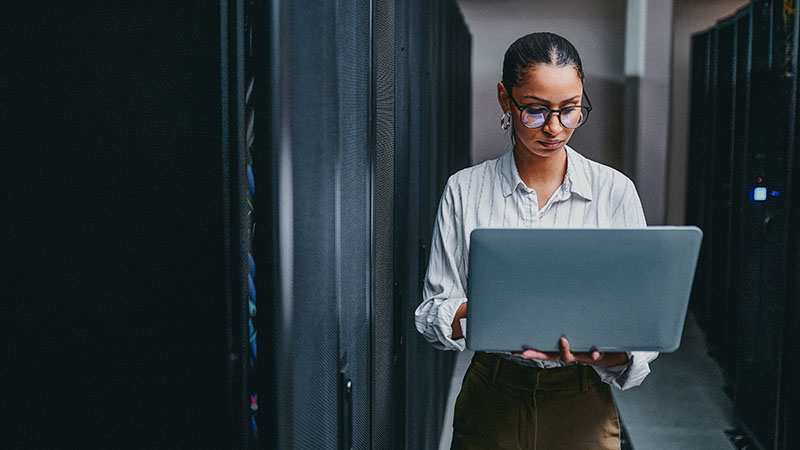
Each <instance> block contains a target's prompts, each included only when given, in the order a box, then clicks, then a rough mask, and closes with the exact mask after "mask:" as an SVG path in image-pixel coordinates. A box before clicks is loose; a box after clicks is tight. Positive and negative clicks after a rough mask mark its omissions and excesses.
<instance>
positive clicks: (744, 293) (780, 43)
mask: <svg viewBox="0 0 800 450" xmlns="http://www.w3.org/2000/svg"><path fill="white" fill-rule="evenodd" d="M797 20H798V18H797V15H796V14H795V10H794V8H793V4H792V2H787V1H783V2H778V1H757V2H752V4H750V5H748V6H747V7H746V8H743V9H742V10H740V11H739V12H738V13H737V14H736V15H735V16H734V17H732V18H730V19H727V20H724V21H721V22H720V23H718V25H717V26H716V27H715V28H714V29H712V30H710V31H708V32H706V33H703V34H700V35H696V36H694V37H693V56H692V61H693V69H692V70H693V72H692V73H693V76H692V82H693V86H692V92H693V93H692V118H693V121H692V136H698V135H700V134H701V133H704V132H707V133H709V134H710V136H711V138H710V140H711V141H712V142H713V143H714V145H712V146H711V152H710V155H709V157H708V158H707V159H706V160H703V156H701V155H700V153H699V149H698V148H697V147H694V146H693V147H692V148H691V149H690V164H691V166H692V168H691V169H690V178H693V177H694V176H698V175H700V176H701V178H700V179H699V180H694V179H692V180H691V182H690V183H691V184H690V189H694V190H695V192H702V193H709V192H710V195H708V194H706V195H702V196H701V197H702V199H700V200H697V199H696V197H695V198H689V199H688V202H687V219H688V220H689V221H695V222H694V223H698V224H701V227H703V229H704V230H706V233H707V235H708V234H710V236H708V238H709V239H707V240H706V242H708V243H709V248H708V249H707V250H706V254H705V256H704V257H701V261H700V265H699V266H698V276H699V277H698V282H697V285H696V286H695V288H694V290H693V302H694V303H696V305H695V308H696V310H699V311H700V315H701V316H702V315H705V318H703V319H702V320H701V324H702V325H703V327H704V328H705V330H706V332H707V335H708V339H709V344H710V347H712V348H714V349H715V353H714V356H715V357H716V358H717V359H718V360H719V362H720V364H721V366H722V367H723V369H724V372H725V376H726V380H727V381H728V383H730V385H731V387H732V389H731V391H730V393H731V394H732V397H733V400H734V405H735V409H736V415H737V417H738V419H739V421H740V422H741V425H742V427H743V428H744V429H745V431H746V432H747V433H748V434H749V435H750V436H751V437H752V439H753V440H754V441H755V442H756V444H757V445H758V446H759V447H760V448H764V449H788V448H795V447H797V445H798V444H800V443H799V442H798V441H797V435H796V432H795V431H794V430H795V429H796V428H797V426H798V421H797V420H798V419H797V415H796V414H793V412H792V408H791V407H790V406H789V405H790V404H789V403H788V402H789V400H790V399H793V398H796V396H797V392H796V391H795V390H794V388H793V387H792V386H791V383H789V382H788V381H789V380H790V379H792V377H793V376H796V373H797V372H796V366H797V363H796V361H795V359H796V354H795V353H794V350H793V346H794V345H796V341H797V339H798V338H797V335H798V328H799V327H798V325H797V322H796V320H795V319H796V314H797V300H796V298H797V296H796V291H795V289H796V288H797V281H796V275H795V274H794V272H793V271H794V270H795V268H796V266H795V264H796V263H797V260H796V256H794V255H793V253H791V251H788V252H787V249H789V248H791V245H793V243H796V239H797V238H796V237H795V236H794V234H796V233H793V232H794V230H795V229H796V228H795V227H794V226H793V224H792V222H791V221H792V220H795V219H793V218H792V217H796V214H797V213H796V211H797V208H796V207H795V206H793V205H794V203H795V202H794V200H793V197H794V195H793V194H794V193H795V191H794V189H795V187H796V183H795V185H794V186H793V185H792V183H793V178H792V177H793V175H794V172H796V168H795V167H794V166H795V163H794V161H795V157H796V154H797V150H796V147H797V143H796V127H797V114H796V97H797V86H796V83H797V81H796V78H797V32H796V30H797V27H798V24H797ZM714 36H716V39H715V38H714ZM709 41H710V44H707V45H706V46H705V47H704V44H705V43H706V42H709ZM715 50H716V52H715ZM706 55H708V56H706ZM706 93H708V94H707V95H708V97H711V101H709V102H707V103H706V104H703V99H704V98H706V99H707V98H708V97H706ZM707 105H713V106H714V108H715V109H716V111H714V112H713V113H709V111H708V109H707V108H708V106H707ZM703 115H704V116H705V118H708V117H709V115H710V116H711V117H712V118H713V119H712V120H713V121H714V123H715V124H714V125H713V126H710V127H709V126H708V122H707V121H706V120H703V118H702V117H701V116H703ZM695 119H700V120H699V121H698V120H695ZM731 137H732V138H733V139H731ZM693 144H694V140H693ZM702 174H704V176H703V175H702ZM792 214H795V216H792ZM709 232H710V233H709ZM709 296H710V297H709ZM756 380H757V381H756Z"/></svg>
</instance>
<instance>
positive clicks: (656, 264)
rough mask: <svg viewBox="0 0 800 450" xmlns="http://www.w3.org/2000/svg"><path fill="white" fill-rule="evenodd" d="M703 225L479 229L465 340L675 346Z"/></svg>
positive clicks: (495, 345) (512, 344)
mask: <svg viewBox="0 0 800 450" xmlns="http://www.w3.org/2000/svg"><path fill="white" fill-rule="evenodd" d="M702 235H703V233H702V231H701V230H700V229H699V228H697V227H693V226H690V227H648V228H642V229H586V228H584V229H541V228H536V229H531V228H525V229H519V228H501V229H491V228H480V229H475V230H473V232H472V234H471V236H470V250H469V274H468V286H467V289H468V290H467V298H468V301H469V303H468V306H467V333H466V340H467V347H468V348H469V349H471V350H480V351H519V350H522V349H523V348H525V347H530V348H535V349H537V350H542V351H557V350H558V340H559V338H560V337H561V336H566V337H567V339H568V340H569V342H570V347H571V349H572V350H573V351H589V350H591V349H593V348H596V349H597V350H599V351H603V352H611V351H636V350H647V351H659V352H671V351H675V350H676V349H677V348H678V345H679V344H680V338H681V334H682V332H683V325H684V320H685V318H686V310H687V307H688V304H689V295H690V293H691V288H692V281H693V278H694V272H695V266H696V264H697V257H698V254H699V252H700V243H701V240H702Z"/></svg>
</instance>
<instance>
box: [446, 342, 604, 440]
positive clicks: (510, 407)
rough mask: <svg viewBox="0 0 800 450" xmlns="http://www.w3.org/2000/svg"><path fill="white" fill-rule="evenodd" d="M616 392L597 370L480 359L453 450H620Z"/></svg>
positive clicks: (466, 388)
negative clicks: (529, 365)
mask: <svg viewBox="0 0 800 450" xmlns="http://www.w3.org/2000/svg"><path fill="white" fill-rule="evenodd" d="M619 448H620V425H619V416H618V414H617V408H616V406H615V405H614V399H613V397H612V396H611V388H610V386H609V385H608V384H606V383H604V382H603V381H601V380H600V377H599V376H598V375H597V372H595V371H594V369H592V368H591V367H588V366H584V365H574V366H567V367H559V368H555V369H539V368H535V367H526V366H522V365H520V364H516V363H514V362H511V361H507V360H505V359H502V358H500V357H499V356H496V355H492V354H489V353H481V352H478V353H475V356H474V357H473V359H472V364H470V366H469V369H468V370H467V374H466V375H465V376H464V381H463V383H462V386H461V392H460V393H459V394H458V398H457V400H456V408H455V414H454V418H453V441H452V447H451V449H453V450H472V449H535V450H562V449H563V450H583V449H586V450H589V449H591V450H606V449H608V450H612V449H613V450H619Z"/></svg>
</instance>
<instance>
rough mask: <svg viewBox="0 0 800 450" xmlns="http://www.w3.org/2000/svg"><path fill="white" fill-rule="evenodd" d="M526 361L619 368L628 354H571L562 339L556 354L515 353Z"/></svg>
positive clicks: (594, 351)
mask: <svg viewBox="0 0 800 450" xmlns="http://www.w3.org/2000/svg"><path fill="white" fill-rule="evenodd" d="M517 354H518V355H520V356H522V357H523V358H526V359H543V360H545V361H563V362H565V363H574V362H576V363H580V364H586V365H589V366H601V367H610V366H621V365H623V364H627V362H628V354H627V353H625V352H609V353H603V352H599V351H597V350H593V351H591V352H575V353H573V352H571V351H570V350H569V341H567V338H565V337H562V338H561V339H560V340H559V341H558V352H540V351H538V350H533V349H527V350H524V351H523V352H522V353H517Z"/></svg>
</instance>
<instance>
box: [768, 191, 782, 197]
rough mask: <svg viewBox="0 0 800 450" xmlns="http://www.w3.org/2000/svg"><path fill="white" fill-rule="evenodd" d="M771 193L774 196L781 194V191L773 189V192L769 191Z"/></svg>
mask: <svg viewBox="0 0 800 450" xmlns="http://www.w3.org/2000/svg"><path fill="white" fill-rule="evenodd" d="M769 195H771V196H773V197H777V196H779V195H781V193H780V192H778V191H772V192H770V193H769Z"/></svg>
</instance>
